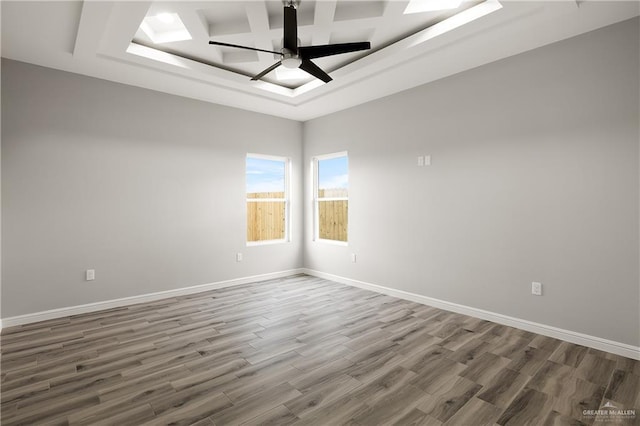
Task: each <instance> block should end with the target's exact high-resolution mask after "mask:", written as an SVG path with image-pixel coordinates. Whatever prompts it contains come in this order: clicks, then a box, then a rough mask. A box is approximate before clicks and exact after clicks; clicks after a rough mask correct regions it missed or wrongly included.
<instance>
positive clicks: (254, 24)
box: [244, 2, 274, 62]
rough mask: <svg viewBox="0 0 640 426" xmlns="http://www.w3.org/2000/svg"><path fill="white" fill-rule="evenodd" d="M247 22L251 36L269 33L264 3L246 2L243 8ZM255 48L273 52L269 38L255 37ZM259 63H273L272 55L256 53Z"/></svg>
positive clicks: (267, 15)
mask: <svg viewBox="0 0 640 426" xmlns="http://www.w3.org/2000/svg"><path fill="white" fill-rule="evenodd" d="M244 8H245V11H246V13H247V19H248V20H249V28H251V33H253V34H264V33H269V30H270V28H269V13H268V12H267V4H266V3H265V2H247V3H246V4H245V6H244ZM255 47H256V48H258V49H263V50H274V46H273V45H272V41H271V38H270V37H256V38H255ZM258 57H259V58H260V60H261V61H268V62H273V54H271V53H265V52H258Z"/></svg>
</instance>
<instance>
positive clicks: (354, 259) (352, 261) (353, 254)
mask: <svg viewBox="0 0 640 426" xmlns="http://www.w3.org/2000/svg"><path fill="white" fill-rule="evenodd" d="M351 263H356V254H355V253H351Z"/></svg>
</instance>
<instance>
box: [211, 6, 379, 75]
mask: <svg viewBox="0 0 640 426" xmlns="http://www.w3.org/2000/svg"><path fill="white" fill-rule="evenodd" d="M283 3H284V36H283V39H282V50H281V51H280V52H274V51H271V50H263V49H256V48H254V47H248V46H239V45H237V44H229V43H221V42H218V41H209V44H215V45H218V46H226V47H236V48H239V49H247V50H255V51H257V52H267V53H273V54H275V55H280V60H279V61H278V62H276V63H275V64H273V65H271V66H270V67H269V68H267V69H266V70H264V71H262V72H261V73H259V74H257V75H255V76H253V77H252V78H251V80H253V81H256V80H260V79H261V78H262V77H264V76H265V75H267V74H269V73H270V72H271V71H273V70H275V69H276V68H278V67H279V66H280V65H282V66H284V67H285V68H291V69H295V68H300V69H301V70H303V71H306V72H307V73H309V74H311V75H312V76H314V77H316V78H318V79H320V80H322V81H324V82H325V83H328V82H330V81H331V80H332V78H331V77H330V76H329V74H327V73H326V72H324V71H323V70H322V69H321V68H320V67H318V66H317V65H316V64H314V63H313V62H311V59H313V58H322V57H325V56H333V55H339V54H341V53H349V52H358V51H360V50H368V49H371V43H369V42H368V41H365V42H358V43H337V44H323V45H319V46H298V22H297V19H298V18H297V10H296V8H297V6H298V4H299V3H300V0H283Z"/></svg>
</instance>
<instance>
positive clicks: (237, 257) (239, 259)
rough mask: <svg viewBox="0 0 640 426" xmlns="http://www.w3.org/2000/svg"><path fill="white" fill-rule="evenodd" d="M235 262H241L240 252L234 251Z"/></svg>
mask: <svg viewBox="0 0 640 426" xmlns="http://www.w3.org/2000/svg"><path fill="white" fill-rule="evenodd" d="M236 262H242V253H236Z"/></svg>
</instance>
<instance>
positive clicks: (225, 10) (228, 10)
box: [198, 1, 251, 37]
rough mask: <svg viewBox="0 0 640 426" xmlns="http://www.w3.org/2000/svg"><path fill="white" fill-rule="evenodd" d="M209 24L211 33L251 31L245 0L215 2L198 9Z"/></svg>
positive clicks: (212, 34) (215, 34)
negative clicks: (242, 0)
mask: <svg viewBox="0 0 640 426" xmlns="http://www.w3.org/2000/svg"><path fill="white" fill-rule="evenodd" d="M198 13H200V14H201V16H202V17H204V19H205V21H206V22H207V24H208V25H209V35H210V36H212V37H214V36H217V35H225V34H240V33H246V32H249V31H251V26H250V25H249V19H248V18H247V14H246V11H245V7H244V4H243V2H224V1H221V2H213V3H211V7H210V8H207V9H201V10H199V11H198Z"/></svg>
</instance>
